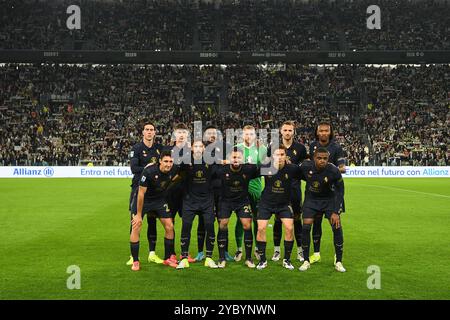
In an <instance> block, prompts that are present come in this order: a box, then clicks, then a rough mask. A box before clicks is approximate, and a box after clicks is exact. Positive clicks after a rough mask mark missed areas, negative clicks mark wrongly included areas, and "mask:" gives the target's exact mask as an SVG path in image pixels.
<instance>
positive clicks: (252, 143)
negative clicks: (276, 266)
mask: <svg viewBox="0 0 450 320" xmlns="http://www.w3.org/2000/svg"><path fill="white" fill-rule="evenodd" d="M243 140H244V141H243V142H242V143H239V144H238V145H237V146H236V147H237V148H239V149H241V150H242V152H243V154H244V163H250V164H256V165H261V164H262V162H263V161H264V160H265V159H266V157H267V148H266V147H265V146H263V145H260V144H259V141H258V139H257V136H256V129H255V127H254V126H252V125H246V126H244V128H243ZM263 188H264V178H263V177H259V178H256V179H253V180H251V181H250V184H249V186H248V192H249V200H250V206H251V209H252V214H253V228H254V234H255V236H256V234H257V230H258V221H257V215H258V202H259V199H260V198H261V192H262V190H263ZM243 235H244V230H243V227H242V223H241V221H240V220H237V222H236V228H235V239H236V247H237V251H236V254H235V255H234V260H235V261H240V260H241V259H242V237H243ZM255 256H256V259H258V260H259V253H258V248H257V246H255Z"/></svg>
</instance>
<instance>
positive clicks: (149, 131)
mask: <svg viewBox="0 0 450 320" xmlns="http://www.w3.org/2000/svg"><path fill="white" fill-rule="evenodd" d="M155 135H156V127H155V125H154V124H153V123H152V122H151V121H149V120H144V121H143V122H142V141H141V142H139V143H137V144H135V145H134V146H133V148H132V149H131V152H130V167H131V172H132V173H133V180H132V183H131V193H130V202H129V203H130V204H129V208H128V210H129V211H130V215H131V207H132V202H133V201H136V200H137V192H138V189H139V179H140V178H141V175H142V172H143V171H144V168H145V167H146V166H147V165H148V164H154V163H157V162H158V159H159V156H160V154H161V151H162V148H163V147H162V146H161V145H159V144H156V143H155ZM147 224H148V228H147V239H148V245H149V255H148V261H149V262H155V263H163V260H162V259H161V258H159V257H158V256H157V255H156V253H155V248H156V237H157V232H156V217H155V216H153V215H151V214H148V215H147ZM131 231H132V225H131V224H130V234H131ZM132 264H133V257H130V260H129V261H128V262H127V265H132Z"/></svg>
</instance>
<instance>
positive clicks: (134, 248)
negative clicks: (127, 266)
mask: <svg viewBox="0 0 450 320" xmlns="http://www.w3.org/2000/svg"><path fill="white" fill-rule="evenodd" d="M130 250H131V255H132V256H133V261H139V241H138V242H130Z"/></svg>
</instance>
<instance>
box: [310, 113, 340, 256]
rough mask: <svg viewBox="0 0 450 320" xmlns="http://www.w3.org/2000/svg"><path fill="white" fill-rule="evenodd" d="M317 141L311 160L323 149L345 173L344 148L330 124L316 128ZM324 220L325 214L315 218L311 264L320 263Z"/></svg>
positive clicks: (311, 146) (314, 143) (325, 122)
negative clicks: (337, 140)
mask: <svg viewBox="0 0 450 320" xmlns="http://www.w3.org/2000/svg"><path fill="white" fill-rule="evenodd" d="M315 135H316V140H315V141H313V142H312V143H311V145H310V146H309V155H310V158H312V157H313V155H314V151H315V150H316V149H317V148H320V147H323V148H326V149H327V150H328V152H329V153H330V156H329V161H330V163H332V164H334V165H335V166H336V167H338V168H339V171H340V172H341V173H345V156H344V151H343V150H342V147H341V146H340V145H339V143H338V142H336V140H335V139H334V132H333V127H332V126H331V123H330V122H327V121H322V122H320V123H319V124H318V125H317V127H316V132H315ZM341 210H342V212H344V211H345V205H344V204H342V209H341ZM322 220H323V214H317V215H316V216H315V218H314V225H313V231H312V234H313V244H314V255H312V256H311V257H310V262H311V263H315V262H319V261H320V239H321V238H322Z"/></svg>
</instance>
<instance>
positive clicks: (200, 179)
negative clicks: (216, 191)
mask: <svg viewBox="0 0 450 320" xmlns="http://www.w3.org/2000/svg"><path fill="white" fill-rule="evenodd" d="M217 166H218V165H216V164H212V165H210V164H206V163H204V162H203V161H202V163H199V164H196V163H195V162H194V161H193V160H192V162H191V164H182V165H181V166H180V172H181V173H182V174H183V175H184V176H185V177H184V183H183V188H184V200H188V201H196V202H206V201H210V200H211V199H212V198H213V192H212V190H211V189H212V180H213V178H215V177H216V171H217Z"/></svg>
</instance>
